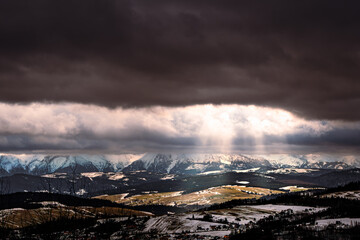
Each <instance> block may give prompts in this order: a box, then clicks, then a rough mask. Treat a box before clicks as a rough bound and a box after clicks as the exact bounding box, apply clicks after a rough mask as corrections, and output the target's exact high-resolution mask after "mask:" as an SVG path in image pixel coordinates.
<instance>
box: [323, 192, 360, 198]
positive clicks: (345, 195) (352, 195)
mask: <svg viewBox="0 0 360 240" xmlns="http://www.w3.org/2000/svg"><path fill="white" fill-rule="evenodd" d="M323 197H328V198H331V197H334V198H336V197H338V198H347V199H352V200H360V190H356V191H344V192H335V193H329V194H326V195H323Z"/></svg>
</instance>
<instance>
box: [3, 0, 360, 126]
mask: <svg viewBox="0 0 360 240" xmlns="http://www.w3.org/2000/svg"><path fill="white" fill-rule="evenodd" d="M359 10H360V3H359V2H358V1H343V2H340V1H332V0H327V1H325V0H324V1H285V0H284V1H277V0H273V1H224V0H222V1H216V0H214V1H186V0H178V1H171V0H166V1H156V0H154V1H145V0H144V1H117V0H112V1H109V0H78V1H72V0H71V1H70V0H63V1H48V0H33V1H28V0H17V1H14V0H3V1H1V2H0V101H6V102H32V101H71V102H83V103H95V104H100V105H106V106H148V105H166V106H176V105H189V104H197V103H215V104H220V103H238V104H256V105H267V106H272V107H281V108H284V109H287V110H290V111H292V112H294V113H296V114H298V115H300V116H305V117H308V118H318V119H344V120H359V119H360V111H357V110H356V109H357V108H358V106H359V105H360V98H359V96H360V81H359V79H358V78H359V76H360V67H359V62H360V61H359V53H360V51H359V50H360V31H359V28H360V15H359Z"/></svg>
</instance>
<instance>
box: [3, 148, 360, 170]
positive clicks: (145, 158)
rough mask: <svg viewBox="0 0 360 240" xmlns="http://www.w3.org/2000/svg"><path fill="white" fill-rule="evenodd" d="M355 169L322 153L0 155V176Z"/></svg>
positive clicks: (359, 161) (351, 162)
mask: <svg viewBox="0 0 360 240" xmlns="http://www.w3.org/2000/svg"><path fill="white" fill-rule="evenodd" d="M356 167H360V157H359V156H354V155H347V156H333V155H325V154H307V155H288V154H272V155H246V154H174V153H167V154H165V153H145V154H120V155H31V154H29V155H28V154H22V155H16V154H13V155H12V154H1V155H0V175H9V174H14V173H28V174H33V175H41V174H48V173H55V172H66V173H71V172H76V173H81V172H120V171H122V172H130V171H139V170H147V171H150V172H156V173H169V174H173V173H175V174H198V173H206V172H211V171H236V170H248V169H252V168H319V169H350V168H356Z"/></svg>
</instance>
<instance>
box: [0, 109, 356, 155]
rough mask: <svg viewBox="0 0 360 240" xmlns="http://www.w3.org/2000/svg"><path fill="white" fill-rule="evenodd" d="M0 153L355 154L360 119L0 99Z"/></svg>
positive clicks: (267, 111) (276, 111)
mask: <svg viewBox="0 0 360 240" xmlns="http://www.w3.org/2000/svg"><path fill="white" fill-rule="evenodd" d="M0 113H1V114H0V151H29V152H30V151H37V152H39V151H40V152H41V151H46V152H51V151H59V152H66V151H68V152H72V153H73V152H78V151H80V152H84V151H85V152H96V153H97V152H108V153H120V152H146V151H187V152H239V151H241V152H259V153H271V152H273V153H274V152H297V151H298V152H309V151H310V152H316V151H320V150H321V151H329V150H330V151H338V150H343V149H344V150H346V151H348V152H349V151H350V152H354V151H358V150H359V149H358V146H359V143H360V137H359V136H360V135H359V133H360V122H341V121H318V120H316V121H314V120H312V121H310V120H306V119H302V118H299V117H297V116H295V115H293V114H291V113H290V112H287V111H284V110H281V109H274V108H264V107H258V106H241V105H220V106H219V105H216V106H214V105H195V106H187V107H176V108H174V107H151V108H149V107H147V108H114V109H110V108H106V107H99V106H96V105H88V104H73V103H71V104H70V103H67V104H64V103H61V104H60V103H58V104H41V103H32V104H28V105H19V104H5V103H0Z"/></svg>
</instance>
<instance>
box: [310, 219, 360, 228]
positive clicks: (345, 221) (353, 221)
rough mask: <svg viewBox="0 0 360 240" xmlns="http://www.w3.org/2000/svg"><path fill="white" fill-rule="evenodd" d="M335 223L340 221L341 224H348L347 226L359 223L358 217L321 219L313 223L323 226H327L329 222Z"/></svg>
mask: <svg viewBox="0 0 360 240" xmlns="http://www.w3.org/2000/svg"><path fill="white" fill-rule="evenodd" d="M336 223H341V224H344V225H348V226H354V225H358V224H360V218H332V219H322V220H317V221H316V222H315V225H317V226H321V227H324V226H327V225H329V224H336Z"/></svg>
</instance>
